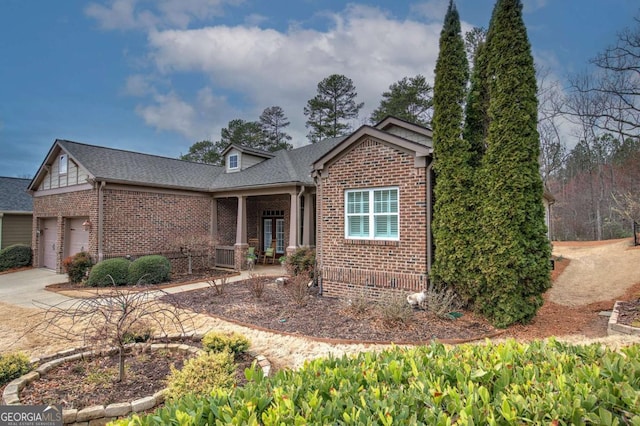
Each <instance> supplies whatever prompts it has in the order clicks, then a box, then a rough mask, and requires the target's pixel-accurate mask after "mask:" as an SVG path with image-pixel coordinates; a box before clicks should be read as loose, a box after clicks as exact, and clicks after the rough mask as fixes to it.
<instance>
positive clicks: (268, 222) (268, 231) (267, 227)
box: [262, 217, 285, 254]
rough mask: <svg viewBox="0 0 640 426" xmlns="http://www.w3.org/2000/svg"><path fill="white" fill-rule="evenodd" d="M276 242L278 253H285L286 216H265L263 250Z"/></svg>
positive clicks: (263, 220) (263, 221)
mask: <svg viewBox="0 0 640 426" xmlns="http://www.w3.org/2000/svg"><path fill="white" fill-rule="evenodd" d="M273 241H275V242H276V253H277V254H284V249H285V245H284V218H283V217H265V218H263V219H262V250H263V251H264V250H266V249H268V248H269V247H271V243H272V242H273Z"/></svg>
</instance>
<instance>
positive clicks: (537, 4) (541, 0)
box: [522, 0, 547, 13]
mask: <svg viewBox="0 0 640 426" xmlns="http://www.w3.org/2000/svg"><path fill="white" fill-rule="evenodd" d="M522 3H523V6H524V7H523V11H524V13H531V12H535V11H536V10H538V9H542V8H544V7H545V6H546V5H547V0H524V1H523V2H522Z"/></svg>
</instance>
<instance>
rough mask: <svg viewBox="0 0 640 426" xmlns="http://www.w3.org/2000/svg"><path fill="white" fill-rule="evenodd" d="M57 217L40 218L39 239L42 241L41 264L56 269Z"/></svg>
mask: <svg viewBox="0 0 640 426" xmlns="http://www.w3.org/2000/svg"><path fill="white" fill-rule="evenodd" d="M57 235H58V232H57V219H55V218H53V219H44V220H42V227H41V228H40V241H41V242H42V262H41V266H43V267H45V268H49V269H56V243H57V239H58V238H57Z"/></svg>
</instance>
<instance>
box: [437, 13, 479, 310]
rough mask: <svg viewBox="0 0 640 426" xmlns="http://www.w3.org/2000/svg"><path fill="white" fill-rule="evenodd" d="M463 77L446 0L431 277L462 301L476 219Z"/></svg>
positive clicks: (454, 18) (456, 27)
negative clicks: (464, 134) (464, 135)
mask: <svg viewBox="0 0 640 426" xmlns="http://www.w3.org/2000/svg"><path fill="white" fill-rule="evenodd" d="M468 75H469V71H468V63H467V57H466V53H465V47H464V41H463V39H462V34H461V29H460V16H459V15H458V11H457V9H456V7H455V4H454V3H453V1H450V2H449V7H448V9H447V13H446V15H445V18H444V25H443V27H442V32H441V33H440V53H439V55H438V60H437V62H436V69H435V83H434V98H433V107H434V113H433V121H432V123H433V143H434V161H435V162H434V171H435V173H436V185H435V189H434V190H435V205H434V213H433V237H434V243H435V262H434V265H433V268H432V270H431V272H432V276H433V279H434V280H435V281H436V282H440V283H441V284H444V285H450V286H453V287H454V288H455V289H456V291H457V292H458V293H459V294H460V295H461V296H462V297H463V298H464V299H465V300H467V301H469V300H470V298H471V294H472V293H471V291H470V290H469V288H468V287H469V286H470V285H471V284H470V282H469V281H470V277H469V275H468V269H467V268H468V264H469V259H470V258H471V256H472V255H473V247H474V246H473V244H472V243H470V240H471V239H472V237H473V235H470V231H471V230H472V224H474V223H475V220H476V218H475V212H474V211H473V209H470V208H469V205H473V203H472V202H471V198H472V197H473V183H474V179H473V178H474V169H473V167H472V166H471V164H470V160H471V147H470V146H469V143H468V142H467V141H465V140H464V139H463V138H462V122H463V104H464V100H465V87H466V84H467V80H468Z"/></svg>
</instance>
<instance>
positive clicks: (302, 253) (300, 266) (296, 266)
mask: <svg viewBox="0 0 640 426" xmlns="http://www.w3.org/2000/svg"><path fill="white" fill-rule="evenodd" d="M315 266H316V251H315V250H314V249H312V248H309V247H300V248H298V249H296V251H294V252H293V253H292V254H290V255H288V256H287V257H286V258H285V259H284V267H285V268H286V269H287V271H288V272H289V273H290V274H291V275H293V276H296V275H299V274H309V276H310V277H311V278H313V270H314V268H315Z"/></svg>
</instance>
